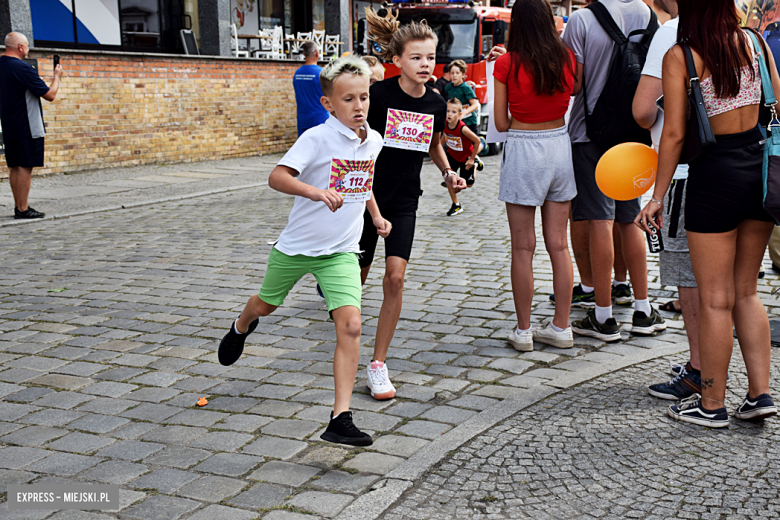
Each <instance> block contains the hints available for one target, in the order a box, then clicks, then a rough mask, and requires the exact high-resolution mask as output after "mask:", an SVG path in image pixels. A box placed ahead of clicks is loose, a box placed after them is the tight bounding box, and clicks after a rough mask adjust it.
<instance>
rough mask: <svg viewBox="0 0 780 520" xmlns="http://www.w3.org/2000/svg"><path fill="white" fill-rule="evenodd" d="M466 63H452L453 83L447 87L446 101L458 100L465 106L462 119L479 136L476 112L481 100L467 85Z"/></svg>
mask: <svg viewBox="0 0 780 520" xmlns="http://www.w3.org/2000/svg"><path fill="white" fill-rule="evenodd" d="M467 70H468V69H467V68H466V62H465V61H463V60H455V61H453V62H452V63H450V78H451V79H452V83H450V84H449V85H447V87H446V88H445V89H444V90H445V91H446V94H445V96H444V99H452V98H456V99H457V100H458V101H460V102H461V104H462V105H463V107H464V108H463V111H462V112H461V115H460V118H461V119H462V120H463V122H464V123H466V126H467V127H469V130H471V131H472V132H474V133H475V134H477V135H479V128H478V127H477V114H475V112H476V111H477V110H479V100H478V99H477V96H476V95H475V94H474V89H472V88H471V87H470V86H469V85H468V84H467V83H466V71H467Z"/></svg>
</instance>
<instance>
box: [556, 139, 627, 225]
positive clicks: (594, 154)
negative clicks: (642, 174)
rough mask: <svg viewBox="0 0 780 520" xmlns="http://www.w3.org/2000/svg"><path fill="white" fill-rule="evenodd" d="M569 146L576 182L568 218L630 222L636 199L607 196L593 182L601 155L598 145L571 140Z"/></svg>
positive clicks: (594, 181)
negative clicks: (616, 198) (618, 198)
mask: <svg viewBox="0 0 780 520" xmlns="http://www.w3.org/2000/svg"><path fill="white" fill-rule="evenodd" d="M571 148H572V158H573V159H574V178H575V179H576V181H577V198H576V199H574V200H573V201H572V203H571V212H572V219H573V220H575V221H580V220H614V221H615V222H622V223H630V222H633V221H634V219H635V218H636V216H637V215H639V211H640V210H641V209H642V208H641V206H640V205H639V199H638V198H637V199H634V200H626V201H622V200H613V199H610V198H609V197H607V196H606V195H604V194H603V193H602V192H601V190H600V189H599V187H598V185H597V184H596V165H597V164H598V163H599V159H601V156H602V155H603V152H602V151H601V148H599V147H598V146H596V145H595V144H593V143H574V144H572V146H571Z"/></svg>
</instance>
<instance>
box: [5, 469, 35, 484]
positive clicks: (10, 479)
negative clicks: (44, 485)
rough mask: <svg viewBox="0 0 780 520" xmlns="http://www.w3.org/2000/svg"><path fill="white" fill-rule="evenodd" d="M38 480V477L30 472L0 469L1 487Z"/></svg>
mask: <svg viewBox="0 0 780 520" xmlns="http://www.w3.org/2000/svg"><path fill="white" fill-rule="evenodd" d="M36 478H38V475H36V474H35V473H30V472H29V471H19V470H11V469H0V486H8V484H27V483H28V482H30V481H32V480H34V479H36Z"/></svg>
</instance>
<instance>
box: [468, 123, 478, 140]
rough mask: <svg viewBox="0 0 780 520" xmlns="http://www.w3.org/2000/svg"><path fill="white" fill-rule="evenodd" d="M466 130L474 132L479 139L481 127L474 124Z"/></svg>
mask: <svg viewBox="0 0 780 520" xmlns="http://www.w3.org/2000/svg"><path fill="white" fill-rule="evenodd" d="M466 128H468V129H469V130H471V131H472V132H474V134H475V135H476V136H477V137H479V125H477V124H473V125H466Z"/></svg>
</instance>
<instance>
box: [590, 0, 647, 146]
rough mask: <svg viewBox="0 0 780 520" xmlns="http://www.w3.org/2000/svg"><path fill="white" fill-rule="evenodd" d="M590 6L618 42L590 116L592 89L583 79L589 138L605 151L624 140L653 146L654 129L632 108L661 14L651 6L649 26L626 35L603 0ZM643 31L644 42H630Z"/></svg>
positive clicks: (624, 141) (608, 32)
mask: <svg viewBox="0 0 780 520" xmlns="http://www.w3.org/2000/svg"><path fill="white" fill-rule="evenodd" d="M588 9H590V10H591V11H592V12H593V15H594V16H595V17H596V19H597V20H598V21H599V23H600V24H601V27H603V28H604V30H605V31H606V32H607V34H609V36H610V37H611V38H612V39H613V40H614V41H615V46H614V49H613V51H612V61H611V63H610V69H609V76H608V78H607V83H606V85H605V86H604V90H603V91H602V93H601V95H600V96H599V99H598V101H597V102H596V107H595V108H594V109H593V113H592V114H590V115H589V114H588V112H589V110H588V89H587V86H586V85H585V81H584V79H583V85H582V88H583V91H584V92H583V95H584V96H585V125H586V127H587V132H588V137H589V138H590V140H591V142H593V143H595V144H596V145H598V146H599V147H601V148H602V149H603V150H604V151H606V150H608V149H610V148H612V147H613V146H615V145H617V144H621V143H644V144H647V145H649V144H651V143H652V139H651V138H650V131H649V130H645V129H644V128H642V127H640V126H639V125H638V124H637V123H636V121H635V120H634V114H633V109H632V107H633V103H634V94H636V88H637V85H639V78H640V77H641V76H642V68H643V67H644V66H645V59H646V58H647V51H648V50H649V49H650V42H651V41H652V39H653V36H654V35H655V32H656V31H657V30H658V17H656V15H655V13H654V12H653V10H652V9H651V10H650V24H649V25H648V26H647V29H639V30H636V31H633V32H632V33H631V34H629V35H628V37H626V36H625V35H624V34H623V31H621V30H620V27H618V25H617V24H616V23H615V20H613V19H612V16H610V14H609V11H608V10H607V8H606V7H604V5H603V4H601V3H599V2H597V3H595V4H590V5H589V6H588ZM640 34H641V35H644V36H643V38H642V39H641V40H640V41H638V42H633V41H630V38H631V37H632V36H638V35H640Z"/></svg>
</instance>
